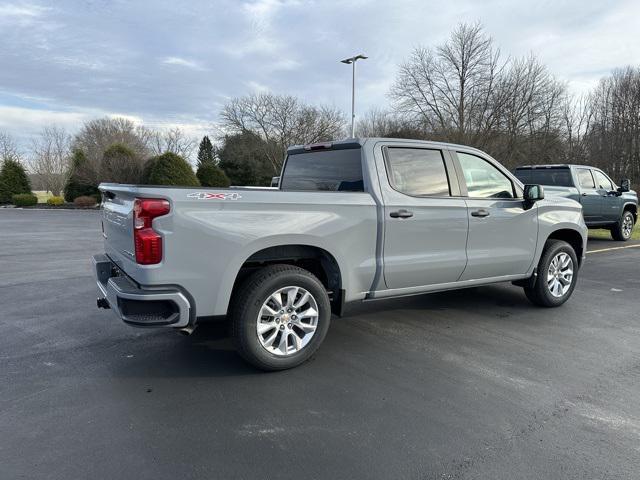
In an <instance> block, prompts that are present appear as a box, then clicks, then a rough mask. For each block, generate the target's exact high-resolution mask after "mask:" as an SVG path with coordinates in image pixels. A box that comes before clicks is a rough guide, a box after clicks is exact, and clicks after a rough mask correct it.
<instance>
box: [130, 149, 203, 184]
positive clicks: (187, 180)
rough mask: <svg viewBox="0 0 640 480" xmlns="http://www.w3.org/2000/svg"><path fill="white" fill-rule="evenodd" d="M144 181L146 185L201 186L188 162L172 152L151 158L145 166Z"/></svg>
mask: <svg viewBox="0 0 640 480" xmlns="http://www.w3.org/2000/svg"><path fill="white" fill-rule="evenodd" d="M142 181H143V183H144V184H145V185H180V186H185V187H198V186H200V182H199V181H198V177H196V175H195V173H193V169H192V168H191V166H190V165H189V164H188V163H187V161H186V160H185V159H184V158H182V157H181V156H179V155H176V154H175V153H171V152H167V153H163V154H162V155H160V156H157V157H154V158H151V159H150V160H149V161H148V162H147V165H145V168H144V173H143V179H142Z"/></svg>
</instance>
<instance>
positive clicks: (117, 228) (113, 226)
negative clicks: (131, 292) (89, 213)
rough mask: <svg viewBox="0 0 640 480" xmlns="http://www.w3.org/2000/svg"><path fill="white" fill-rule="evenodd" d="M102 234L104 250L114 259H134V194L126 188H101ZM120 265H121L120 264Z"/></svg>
mask: <svg viewBox="0 0 640 480" xmlns="http://www.w3.org/2000/svg"><path fill="white" fill-rule="evenodd" d="M102 194H103V195H102V196H103V202H102V235H103V236H104V244H105V250H106V252H107V253H108V254H109V255H110V256H112V257H113V256H116V257H117V258H113V260H114V261H116V262H117V263H120V262H119V261H118V260H120V261H122V260H124V259H127V260H130V261H135V247H134V240H133V203H134V201H135V194H134V193H133V192H131V191H127V189H126V188H123V187H117V188H105V189H103V190H102ZM120 266H122V265H120Z"/></svg>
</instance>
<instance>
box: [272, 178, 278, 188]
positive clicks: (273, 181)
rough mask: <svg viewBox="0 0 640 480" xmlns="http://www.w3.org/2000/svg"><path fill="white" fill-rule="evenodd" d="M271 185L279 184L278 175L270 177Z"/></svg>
mask: <svg viewBox="0 0 640 480" xmlns="http://www.w3.org/2000/svg"><path fill="white" fill-rule="evenodd" d="M271 186H272V187H279V186H280V177H271Z"/></svg>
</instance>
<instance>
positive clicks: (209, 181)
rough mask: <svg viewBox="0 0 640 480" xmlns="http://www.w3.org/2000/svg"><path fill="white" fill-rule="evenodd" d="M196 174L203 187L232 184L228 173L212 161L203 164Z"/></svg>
mask: <svg viewBox="0 0 640 480" xmlns="http://www.w3.org/2000/svg"><path fill="white" fill-rule="evenodd" d="M196 176H197V177H198V180H200V184H201V185H202V186H203V187H228V186H229V185H231V180H229V177H227V175H226V173H224V171H223V170H222V169H221V168H220V167H219V166H217V165H215V164H213V163H210V162H207V163H203V164H201V165H200V166H199V167H198V171H197V172H196Z"/></svg>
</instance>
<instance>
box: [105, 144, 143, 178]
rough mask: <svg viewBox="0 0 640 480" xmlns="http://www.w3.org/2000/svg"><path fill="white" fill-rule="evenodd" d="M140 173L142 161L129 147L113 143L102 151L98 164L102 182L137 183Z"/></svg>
mask: <svg viewBox="0 0 640 480" xmlns="http://www.w3.org/2000/svg"><path fill="white" fill-rule="evenodd" d="M141 173H142V161H141V159H140V157H139V156H138V155H137V154H136V152H134V151H133V150H132V149H131V148H129V147H127V146H126V145H123V144H121V143H114V144H113V145H111V146H110V147H109V148H107V149H106V150H105V151H104V154H103V155H102V163H101V166H100V179H101V180H102V181H103V182H113V183H138V182H140V174H141Z"/></svg>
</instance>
